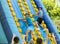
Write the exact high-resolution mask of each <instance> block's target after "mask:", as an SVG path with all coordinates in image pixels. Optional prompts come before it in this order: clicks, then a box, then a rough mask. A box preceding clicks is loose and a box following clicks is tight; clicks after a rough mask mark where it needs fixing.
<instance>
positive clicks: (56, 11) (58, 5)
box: [42, 0, 60, 32]
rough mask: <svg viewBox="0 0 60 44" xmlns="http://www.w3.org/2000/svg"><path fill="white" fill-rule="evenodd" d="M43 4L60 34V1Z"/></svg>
mask: <svg viewBox="0 0 60 44" xmlns="http://www.w3.org/2000/svg"><path fill="white" fill-rule="evenodd" d="M42 2H43V4H44V6H45V8H46V9H47V11H48V14H49V16H50V17H51V19H52V20H53V22H54V24H55V25H56V27H57V29H58V32H60V0H42Z"/></svg>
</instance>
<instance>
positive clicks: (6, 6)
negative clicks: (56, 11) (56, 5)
mask: <svg viewBox="0 0 60 44" xmlns="http://www.w3.org/2000/svg"><path fill="white" fill-rule="evenodd" d="M39 7H42V8H43V19H44V20H43V21H42V24H41V25H42V27H43V28H42V27H40V30H39V31H37V28H36V24H35V23H34V22H35V21H36V19H37V17H35V16H33V14H36V13H37V12H38V8H39ZM26 12H29V13H30V15H29V17H30V18H31V21H32V24H33V26H32V27H33V29H32V30H33V31H34V32H35V33H36V34H37V36H38V37H41V38H42V39H43V42H44V41H45V38H46V35H47V34H46V32H44V29H46V30H48V31H49V33H48V36H49V38H48V44H54V39H53V38H52V37H51V33H54V34H55V39H56V42H57V44H60V35H59V33H58V32H57V29H56V27H55V26H54V24H53V23H52V22H53V21H52V20H51V19H50V17H49V15H48V13H47V11H46V9H45V7H44V5H43V3H42V2H41V0H0V44H5V43H6V44H11V42H12V38H13V35H16V36H17V37H18V38H19V39H20V41H19V43H18V44H23V39H22V38H23V34H25V33H26V30H27V24H26V22H24V21H20V20H18V18H26V16H25V14H26ZM34 29H35V30H34ZM34 32H33V38H34V44H35V42H36V37H37V36H35V35H34ZM29 36H30V35H29ZM29 39H30V38H29Z"/></svg>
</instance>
